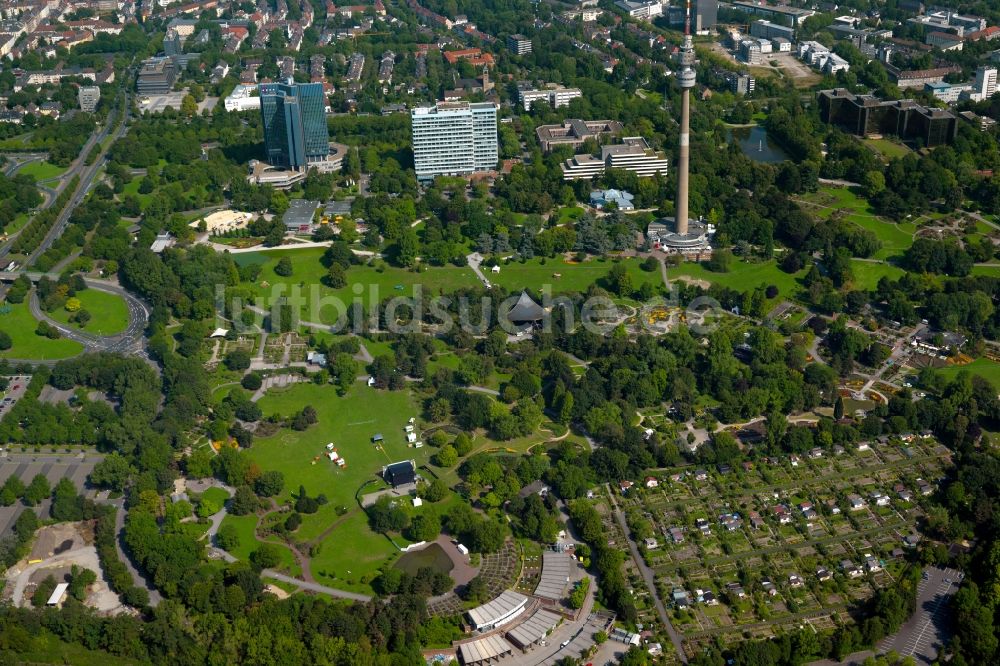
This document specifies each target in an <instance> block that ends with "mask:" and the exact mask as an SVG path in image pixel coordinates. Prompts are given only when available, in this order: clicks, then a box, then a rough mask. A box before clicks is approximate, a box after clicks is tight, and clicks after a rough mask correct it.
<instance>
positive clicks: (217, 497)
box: [201, 486, 229, 506]
mask: <svg viewBox="0 0 1000 666" xmlns="http://www.w3.org/2000/svg"><path fill="white" fill-rule="evenodd" d="M201 499H202V501H203V502H211V503H213V504H215V505H217V506H222V504H223V503H224V502H225V501H226V500H227V499H229V493H228V492H226V491H225V489H223V488H216V487H215V486H213V487H211V488H208V489H207V490H205V492H203V493H202V494H201Z"/></svg>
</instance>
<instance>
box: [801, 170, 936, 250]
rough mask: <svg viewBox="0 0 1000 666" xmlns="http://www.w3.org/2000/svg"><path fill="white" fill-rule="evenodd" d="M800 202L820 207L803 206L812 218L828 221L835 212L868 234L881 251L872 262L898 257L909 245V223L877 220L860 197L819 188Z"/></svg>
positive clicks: (912, 230)
mask: <svg viewBox="0 0 1000 666" xmlns="http://www.w3.org/2000/svg"><path fill="white" fill-rule="evenodd" d="M801 199H802V201H806V202H812V203H814V204H817V205H818V206H824V207H823V208H818V207H816V206H810V205H808V204H806V205H805V206H803V208H804V209H805V210H806V211H808V212H809V213H810V214H811V215H812V216H813V217H816V218H819V219H824V220H825V219H827V218H829V217H830V216H832V215H833V213H834V211H835V210H838V209H840V210H844V211H847V215H846V216H845V218H844V219H846V220H847V221H848V222H853V223H854V224H856V225H858V226H859V227H861V228H863V229H867V230H868V231H871V232H872V233H874V234H875V236H876V237H877V238H878V239H879V240H880V241H881V242H882V249H880V250H879V251H878V252H877V253H875V258H876V259H890V258H893V257H898V256H900V255H901V254H902V253H903V252H904V251H906V250H907V249H909V247H910V246H911V245H912V244H913V234H914V233H915V232H916V225H914V224H913V223H912V222H907V223H900V224H897V223H894V222H890V221H888V220H886V219H884V218H882V217H879V216H878V215H876V214H875V211H874V210H873V209H872V208H871V206H869V204H868V202H867V201H866V200H865V199H864V197H862V196H860V195H859V194H858V193H856V192H854V191H853V190H851V189H849V188H846V187H831V186H827V187H821V188H819V190H817V191H816V192H814V193H811V194H807V195H804V196H802V197H801Z"/></svg>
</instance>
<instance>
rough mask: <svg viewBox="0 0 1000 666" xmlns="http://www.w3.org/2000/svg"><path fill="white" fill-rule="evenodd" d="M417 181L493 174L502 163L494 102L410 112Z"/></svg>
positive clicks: (453, 104) (445, 104) (450, 104)
mask: <svg viewBox="0 0 1000 666" xmlns="http://www.w3.org/2000/svg"><path fill="white" fill-rule="evenodd" d="M410 122H411V132H412V140H413V165H414V169H415V170H416V173H417V179H418V180H421V181H427V180H432V179H434V178H435V177H436V176H442V175H468V174H471V173H473V172H476V171H491V170H493V169H495V168H496V166H497V161H498V160H499V146H498V143H497V107H496V105H495V104H493V103H492V102H481V103H470V102H440V103H438V104H436V105H434V106H431V107H421V108H416V109H413V110H412V111H410Z"/></svg>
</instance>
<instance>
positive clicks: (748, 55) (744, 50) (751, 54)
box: [739, 39, 763, 65]
mask: <svg viewBox="0 0 1000 666" xmlns="http://www.w3.org/2000/svg"><path fill="white" fill-rule="evenodd" d="M739 56H740V60H742V61H743V62H745V63H746V64H748V65H758V64H760V63H761V62H762V61H763V57H762V56H761V48H760V42H759V41H758V40H756V39H744V40H743V41H741V42H740V49H739Z"/></svg>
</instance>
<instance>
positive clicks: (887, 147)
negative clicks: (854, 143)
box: [864, 139, 910, 160]
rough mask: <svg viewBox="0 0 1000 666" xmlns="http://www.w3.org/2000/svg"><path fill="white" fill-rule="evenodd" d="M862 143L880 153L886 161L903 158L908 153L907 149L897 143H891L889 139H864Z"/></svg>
mask: <svg viewBox="0 0 1000 666" xmlns="http://www.w3.org/2000/svg"><path fill="white" fill-rule="evenodd" d="M864 142H865V143H866V144H868V145H869V146H870V147H872V148H874V149H875V150H876V151H878V152H879V153H881V154H882V156H883V157H884V158H885V159H887V160H891V159H893V158H895V157H905V156H906V155H908V154H909V153H910V149H909V148H907V147H906V146H904V145H903V144H901V143H899V142H897V141H891V140H890V139H865V140H864Z"/></svg>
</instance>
